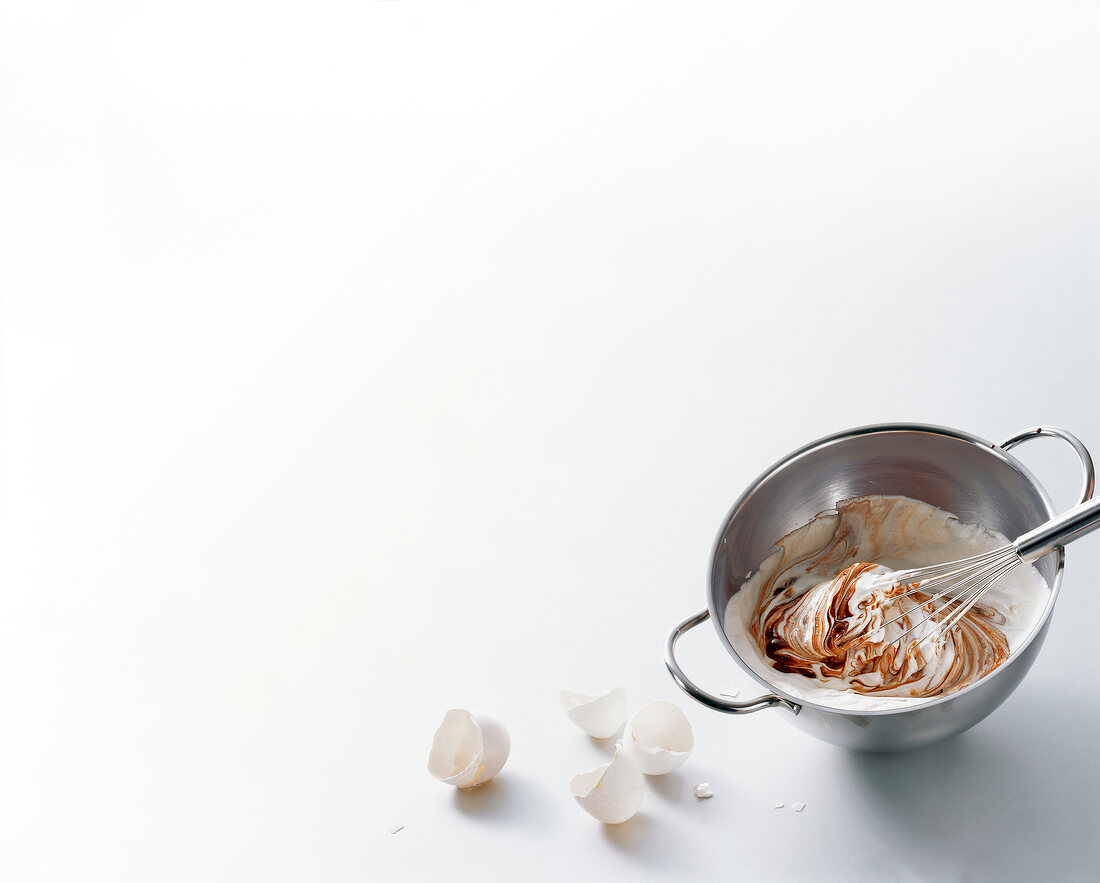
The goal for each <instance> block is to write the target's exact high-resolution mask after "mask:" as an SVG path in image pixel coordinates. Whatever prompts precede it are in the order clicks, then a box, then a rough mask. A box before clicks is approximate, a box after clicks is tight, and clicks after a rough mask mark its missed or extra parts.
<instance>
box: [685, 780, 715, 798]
mask: <svg viewBox="0 0 1100 883" xmlns="http://www.w3.org/2000/svg"><path fill="white" fill-rule="evenodd" d="M691 790H692V791H694V792H695V796H696V797H698V798H699V799H700V800H706V799H707V798H708V797H713V796H714V792H713V791H712V790H711V789H710V782H700V783H699V784H698V785H692V786H691Z"/></svg>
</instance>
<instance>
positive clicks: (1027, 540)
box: [1013, 499, 1100, 561]
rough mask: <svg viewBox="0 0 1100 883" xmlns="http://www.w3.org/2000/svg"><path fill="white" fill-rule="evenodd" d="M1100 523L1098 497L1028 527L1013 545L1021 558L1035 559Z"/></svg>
mask: <svg viewBox="0 0 1100 883" xmlns="http://www.w3.org/2000/svg"><path fill="white" fill-rule="evenodd" d="M1098 527H1100V499H1096V500H1088V501H1086V502H1084V503H1081V504H1080V505H1078V506H1074V507H1073V508H1072V509H1070V510H1068V511H1067V512H1063V513H1062V514H1061V515H1059V516H1058V517H1057V518H1052V519H1051V520H1050V521H1048V522H1047V523H1046V524H1041V525H1039V527H1037V528H1035V529H1034V530H1029V531H1028V532H1027V533H1025V534H1024V535H1023V536H1021V537H1019V538H1017V540H1016V542H1015V543H1013V545H1014V546H1015V547H1016V552H1017V554H1018V555H1019V556H1020V557H1021V558H1023V559H1024V561H1035V560H1036V559H1038V558H1042V557H1043V556H1044V555H1046V554H1047V553H1048V552H1053V551H1054V550H1055V549H1057V548H1058V547H1059V546H1064V545H1065V544H1066V543H1072V542H1073V541H1074V540H1075V539H1077V538H1078V537H1083V536H1084V535H1085V534H1087V533H1091V532H1092V531H1094V530H1096V529H1097V528H1098Z"/></svg>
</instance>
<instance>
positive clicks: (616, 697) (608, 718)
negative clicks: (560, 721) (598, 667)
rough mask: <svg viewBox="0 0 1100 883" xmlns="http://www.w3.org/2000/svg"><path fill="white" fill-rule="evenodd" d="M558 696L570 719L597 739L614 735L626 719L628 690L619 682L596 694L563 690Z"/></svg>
mask: <svg viewBox="0 0 1100 883" xmlns="http://www.w3.org/2000/svg"><path fill="white" fill-rule="evenodd" d="M558 698H559V699H560V700H561V707H562V708H564V709H565V713H566V714H567V715H569V719H570V720H571V721H573V723H575V724H576V725H577V726H578V727H580V728H581V729H582V730H584V732H586V733H587V734H588V735H589V736H595V737H596V738H597V739H606V738H607V737H608V736H614V735H615V734H616V733H617V732H618V731H619V727H621V726H622V725H623V721H624V720H625V719H626V690H624V689H623V688H622V687H621V686H620V685H619V684H616V685H615V686H614V687H609V688H608V689H606V690H604V691H603V692H602V693H597V694H596V695H595V696H589V695H587V694H586V693H570V692H569V691H568V690H561V691H560V692H559V693H558Z"/></svg>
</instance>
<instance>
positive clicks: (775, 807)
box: [772, 803, 783, 809]
mask: <svg viewBox="0 0 1100 883" xmlns="http://www.w3.org/2000/svg"><path fill="white" fill-rule="evenodd" d="M772 809H783V804H782V803H773V804H772Z"/></svg>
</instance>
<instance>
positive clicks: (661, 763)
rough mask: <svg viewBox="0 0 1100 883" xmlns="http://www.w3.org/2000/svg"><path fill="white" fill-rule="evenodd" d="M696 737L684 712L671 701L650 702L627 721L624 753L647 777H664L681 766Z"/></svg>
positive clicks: (624, 735) (624, 732)
mask: <svg viewBox="0 0 1100 883" xmlns="http://www.w3.org/2000/svg"><path fill="white" fill-rule="evenodd" d="M694 747H695V737H694V736H693V735H692V732H691V724H690V723H688V719H687V717H686V716H685V715H684V713H683V712H682V711H681V710H680V709H679V708H678V707H677V706H675V705H673V704H672V703H671V702H651V703H649V705H647V706H645V707H644V708H642V709H641V710H639V711H638V713H637V714H635V715H634V717H632V718H631V719H630V722H629V723H628V724H627V725H626V729H625V730H624V731H623V750H624V751H626V752H627V753H628V754H629V755H630V756H631V757H633V758H634V759H635V760H637V762H638V766H640V767H641V768H642V772H643V773H645V774H646V775H647V776H663V775H664V774H665V773H671V772H672V771H673V770H674V769H676V768H677V767H678V766H680V765H681V764H682V763H683V762H684V761H685V760H687V759H688V755H690V754H691V750H692V748H694Z"/></svg>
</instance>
